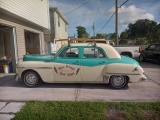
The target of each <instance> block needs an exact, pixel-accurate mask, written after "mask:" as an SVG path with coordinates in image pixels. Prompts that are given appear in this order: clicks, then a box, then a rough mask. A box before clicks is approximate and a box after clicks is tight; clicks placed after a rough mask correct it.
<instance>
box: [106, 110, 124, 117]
mask: <svg viewBox="0 0 160 120" xmlns="http://www.w3.org/2000/svg"><path fill="white" fill-rule="evenodd" d="M106 120H127V119H126V118H125V114H124V111H121V110H118V109H115V108H110V109H108V110H107V113H106Z"/></svg>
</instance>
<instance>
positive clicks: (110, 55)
mask: <svg viewBox="0 0 160 120" xmlns="http://www.w3.org/2000/svg"><path fill="white" fill-rule="evenodd" d="M65 46H67V45H65ZM70 46H73V47H74V46H75V47H77V46H80V47H87V46H94V45H93V43H91V42H90V43H89V42H87V43H72V44H70ZM96 47H100V48H102V49H103V50H104V51H105V53H106V55H107V57H108V58H110V59H117V58H121V56H120V55H119V53H118V52H117V51H116V50H115V49H114V47H112V46H111V45H108V44H104V43H96Z"/></svg>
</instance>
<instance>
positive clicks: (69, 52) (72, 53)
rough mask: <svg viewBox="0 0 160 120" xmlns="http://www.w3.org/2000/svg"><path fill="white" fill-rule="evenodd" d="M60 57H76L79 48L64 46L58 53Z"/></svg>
mask: <svg viewBox="0 0 160 120" xmlns="http://www.w3.org/2000/svg"><path fill="white" fill-rule="evenodd" d="M59 57H61V58H78V57H79V50H78V48H69V47H68V48H65V49H64V50H63V51H62V52H61V53H60V55H59Z"/></svg>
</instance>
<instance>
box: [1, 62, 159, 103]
mask: <svg viewBox="0 0 160 120" xmlns="http://www.w3.org/2000/svg"><path fill="white" fill-rule="evenodd" d="M141 65H142V67H143V68H144V70H145V73H146V75H147V76H148V78H149V80H148V81H147V82H139V83H129V85H128V88H125V89H122V90H113V89H110V88H109V86H108V85H104V84H46V83H45V84H43V85H42V86H40V87H38V88H26V87H24V85H23V84H22V82H15V81H14V80H13V76H9V77H4V78H0V101H29V100H39V101H51V100H58V101H59V100H65V101H159V100H160V94H159V91H160V65H158V64H153V63H141Z"/></svg>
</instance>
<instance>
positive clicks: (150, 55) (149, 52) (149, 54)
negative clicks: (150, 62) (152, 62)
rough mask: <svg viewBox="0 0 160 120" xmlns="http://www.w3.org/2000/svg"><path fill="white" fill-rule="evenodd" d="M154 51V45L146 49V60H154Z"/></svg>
mask: <svg viewBox="0 0 160 120" xmlns="http://www.w3.org/2000/svg"><path fill="white" fill-rule="evenodd" d="M154 50H155V45H150V46H149V47H148V48H147V51H146V58H147V59H154V55H153V52H154Z"/></svg>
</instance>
